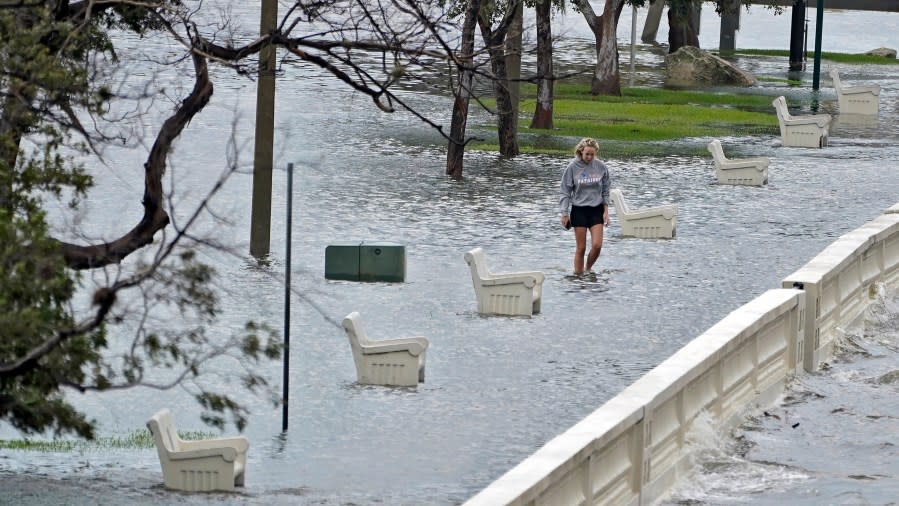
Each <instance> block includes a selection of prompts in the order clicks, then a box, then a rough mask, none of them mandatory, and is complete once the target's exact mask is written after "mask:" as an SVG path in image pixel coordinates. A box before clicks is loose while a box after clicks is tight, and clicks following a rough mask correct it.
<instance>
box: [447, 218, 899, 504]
mask: <svg viewBox="0 0 899 506" xmlns="http://www.w3.org/2000/svg"><path fill="white" fill-rule="evenodd" d="M897 281H899V204H897V205H896V206H893V207H891V208H890V209H888V210H887V212H886V213H884V214H883V215H881V216H879V217H878V218H876V219H874V220H872V221H870V222H868V223H866V224H865V225H863V226H861V227H859V228H857V229H855V230H853V231H852V232H849V233H847V234H845V235H843V236H842V237H840V238H839V239H837V240H836V241H834V243H833V244H831V245H829V246H828V247H827V248H825V249H824V251H822V252H821V253H820V254H818V255H817V256H816V257H815V258H813V259H812V260H811V261H809V262H808V263H807V264H806V265H804V266H803V267H802V268H800V269H799V270H797V271H796V272H794V273H793V274H791V275H790V276H788V277H787V278H786V279H784V280H783V283H782V285H783V288H779V289H773V290H769V291H767V292H765V293H763V294H762V295H760V296H759V297H757V298H756V299H754V300H752V301H750V302H749V303H747V304H745V305H744V306H742V307H740V308H739V309H737V310H736V311H734V312H732V313H730V314H729V315H727V316H726V317H725V318H724V319H722V320H721V321H719V322H718V323H716V324H715V325H714V326H712V327H711V328H710V329H708V330H707V331H705V332H704V333H703V334H702V335H700V336H698V337H696V338H695V339H693V340H692V341H690V342H689V343H688V344H687V345H686V346H684V347H683V348H681V349H680V350H679V351H678V352H677V353H675V354H674V355H672V356H671V357H670V358H668V359H667V360H665V361H664V362H662V363H661V364H659V365H658V366H657V367H655V368H654V369H653V370H651V371H649V372H648V373H646V375H644V376H643V377H642V378H640V379H639V380H637V381H636V382H634V383H633V384H632V385H630V386H629V387H627V388H625V389H624V390H623V391H622V392H621V393H620V394H618V395H617V396H615V397H614V398H612V399H611V400H609V401H608V402H606V403H605V404H604V405H602V406H601V407H600V408H599V409H597V410H596V411H594V412H593V413H591V414H590V415H588V416H587V417H586V418H584V419H583V420H581V421H580V422H578V423H577V424H576V425H574V426H573V427H571V428H570V429H568V430H567V431H565V432H564V433H562V434H560V435H559V436H556V437H555V438H554V439H552V440H551V441H549V442H548V443H546V444H545V445H544V446H543V447H542V448H540V449H539V450H537V452H536V453H534V454H533V455H531V456H530V457H528V458H527V459H525V460H524V461H523V462H521V463H520V464H518V465H517V466H515V467H514V468H512V469H511V470H510V471H509V472H507V473H506V474H504V475H503V476H501V477H500V478H499V479H498V480H496V481H495V482H493V483H492V484H490V485H489V486H488V487H487V488H485V489H484V490H482V491H481V492H480V493H478V494H477V495H475V496H474V497H472V498H471V499H469V500H468V501H467V502H466V503H465V505H466V506H482V505H484V506H486V505H489V506H496V505H552V506H557V505H582V504H590V505H618V504H621V505H638V504H651V503H653V502H654V501H656V500H658V499H660V498H661V497H663V496H664V495H665V493H667V491H668V489H669V488H670V487H671V485H672V484H674V482H675V481H676V480H677V478H678V477H679V476H680V475H682V474H683V473H684V472H685V471H687V470H688V468H689V465H690V463H689V451H688V448H687V447H686V445H685V435H686V433H687V431H688V430H689V429H690V426H691V424H692V422H693V421H694V420H695V419H696V417H697V416H698V415H699V414H700V413H708V414H709V415H711V418H712V419H713V420H714V421H715V422H717V423H718V424H719V425H720V426H721V427H722V428H726V427H730V426H733V425H735V424H737V423H738V422H740V421H741V420H742V419H743V414H744V413H746V412H747V411H748V410H754V409H760V408H762V407H764V406H767V405H770V404H771V403H772V402H773V401H774V399H775V398H776V397H777V396H778V395H779V394H780V393H781V392H782V391H783V389H784V384H785V381H786V380H787V379H788V378H789V377H790V376H791V375H793V374H796V373H801V372H802V370H803V369H805V370H808V371H814V370H816V369H817V368H818V366H819V365H820V364H821V363H822V362H824V361H826V360H827V359H828V358H829V357H830V354H831V353H832V351H833V345H834V342H835V340H836V339H838V337H839V335H840V332H841V330H842V329H845V328H847V327H848V326H851V325H853V324H855V323H856V322H857V321H858V320H859V319H860V318H861V317H862V316H863V315H864V311H865V309H866V308H867V306H868V303H869V301H870V300H871V299H872V296H873V294H874V293H876V289H877V284H878V283H885V284H888V285H893V286H895V285H896V283H897ZM807 307H808V310H806V308H807Z"/></svg>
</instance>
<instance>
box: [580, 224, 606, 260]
mask: <svg viewBox="0 0 899 506" xmlns="http://www.w3.org/2000/svg"><path fill="white" fill-rule="evenodd" d="M604 228H605V226H604V225H603V224H602V223H600V224H599V225H593V226H592V227H590V254H589V255H587V270H588V271H589V270H590V269H592V268H593V264H595V263H596V259H598V258H599V253H600V252H601V251H602V237H603V232H604ZM585 232H586V231H585ZM586 235H587V234H584V242H586V240H587V237H586Z"/></svg>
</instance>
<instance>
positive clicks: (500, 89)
mask: <svg viewBox="0 0 899 506" xmlns="http://www.w3.org/2000/svg"><path fill="white" fill-rule="evenodd" d="M521 2H522V0H508V1H504V2H496V1H491V2H489V3H486V4H485V5H483V6H482V7H481V11H480V14H479V15H478V26H479V27H480V28H481V38H483V39H484V45H486V46H487V54H488V55H489V56H490V67H491V69H492V71H493V75H492V76H491V81H492V83H493V96H494V97H495V98H496V126H497V137H498V140H499V152H500V154H501V155H503V156H515V155H517V154H519V153H520V149H519V147H518V110H517V109H515V108H514V107H513V104H512V96H511V94H510V92H509V80H508V74H507V72H506V36H507V35H508V34H509V26H510V25H511V24H512V20H513V19H514V17H515V13H516V10H517V9H518V5H519V4H521Z"/></svg>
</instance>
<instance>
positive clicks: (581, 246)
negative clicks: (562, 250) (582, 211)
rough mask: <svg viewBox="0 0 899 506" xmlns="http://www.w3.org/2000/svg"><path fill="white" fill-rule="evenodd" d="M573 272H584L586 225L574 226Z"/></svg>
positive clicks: (576, 273)
mask: <svg viewBox="0 0 899 506" xmlns="http://www.w3.org/2000/svg"><path fill="white" fill-rule="evenodd" d="M574 241H575V246H574V274H575V275H578V274H581V273H583V272H584V253H586V251H587V227H574Z"/></svg>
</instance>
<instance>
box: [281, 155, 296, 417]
mask: <svg viewBox="0 0 899 506" xmlns="http://www.w3.org/2000/svg"><path fill="white" fill-rule="evenodd" d="M292 228H293V164H292V163H288V164H287V238H286V243H287V252H286V253H285V255H284V264H285V267H284V380H283V384H284V386H283V389H284V393H283V394H282V395H281V397H282V399H281V401H282V402H283V404H282V406H281V431H282V432H287V390H288V388H287V387H288V385H289V383H290V236H291V229H292Z"/></svg>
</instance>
